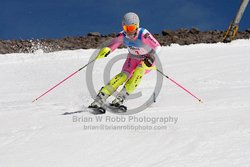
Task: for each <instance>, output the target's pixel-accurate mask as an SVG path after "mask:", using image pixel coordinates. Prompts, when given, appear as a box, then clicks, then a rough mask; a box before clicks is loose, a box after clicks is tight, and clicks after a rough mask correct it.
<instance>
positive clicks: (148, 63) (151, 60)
mask: <svg viewBox="0 0 250 167" xmlns="http://www.w3.org/2000/svg"><path fill="white" fill-rule="evenodd" d="M143 61H144V63H145V65H146V66H148V67H152V65H153V64H154V62H155V57H154V56H146V57H145V58H144V60H143Z"/></svg>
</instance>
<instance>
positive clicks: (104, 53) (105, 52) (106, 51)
mask: <svg viewBox="0 0 250 167" xmlns="http://www.w3.org/2000/svg"><path fill="white" fill-rule="evenodd" d="M110 52H111V49H110V48H109V47H104V48H102V49H101V50H100V52H99V53H98V55H97V57H96V59H102V58H104V57H107V56H108V55H109V54H110Z"/></svg>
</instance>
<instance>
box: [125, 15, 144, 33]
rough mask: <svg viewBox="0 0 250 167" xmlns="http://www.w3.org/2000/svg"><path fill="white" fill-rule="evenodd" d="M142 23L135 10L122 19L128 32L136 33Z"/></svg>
mask: <svg viewBox="0 0 250 167" xmlns="http://www.w3.org/2000/svg"><path fill="white" fill-rule="evenodd" d="M139 25H140V19H139V17H138V15H137V14H135V13H133V12H129V13H126V14H125V15H124V16H123V19H122V27H123V30H124V31H125V32H126V33H127V34H131V33H135V32H136V30H138V28H139Z"/></svg>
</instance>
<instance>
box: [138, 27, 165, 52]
mask: <svg viewBox="0 0 250 167" xmlns="http://www.w3.org/2000/svg"><path fill="white" fill-rule="evenodd" d="M142 42H143V43H144V44H146V45H147V46H149V47H150V48H151V49H152V52H153V55H154V54H159V52H160V50H161V45H160V43H159V42H158V41H157V40H156V39H155V38H154V36H153V35H152V34H151V33H150V32H149V31H148V30H146V29H145V30H144V31H143V33H142Z"/></svg>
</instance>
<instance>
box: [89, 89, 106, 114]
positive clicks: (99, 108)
mask: <svg viewBox="0 0 250 167" xmlns="http://www.w3.org/2000/svg"><path fill="white" fill-rule="evenodd" d="M108 97H109V95H106V94H105V93H103V92H99V93H98V94H97V96H96V98H95V100H94V101H93V102H92V103H91V104H90V105H89V107H88V108H91V109H93V111H94V112H95V113H96V114H97V113H99V114H104V113H105V112H106V109H105V107H104V106H105V101H106V99H107V98H108Z"/></svg>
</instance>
